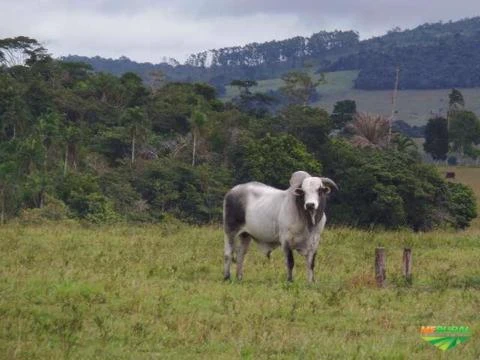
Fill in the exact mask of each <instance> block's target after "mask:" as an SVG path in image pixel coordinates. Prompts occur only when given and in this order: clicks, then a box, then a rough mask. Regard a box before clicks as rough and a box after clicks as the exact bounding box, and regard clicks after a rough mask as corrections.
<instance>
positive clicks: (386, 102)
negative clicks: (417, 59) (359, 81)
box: [224, 70, 480, 125]
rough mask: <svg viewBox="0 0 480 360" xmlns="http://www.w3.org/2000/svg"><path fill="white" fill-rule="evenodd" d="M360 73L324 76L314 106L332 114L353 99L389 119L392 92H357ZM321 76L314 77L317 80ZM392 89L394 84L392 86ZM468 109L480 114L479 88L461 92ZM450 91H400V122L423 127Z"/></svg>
mask: <svg viewBox="0 0 480 360" xmlns="http://www.w3.org/2000/svg"><path fill="white" fill-rule="evenodd" d="M357 75H358V71H355V70H353V71H336V72H330V73H326V74H325V79H326V84H322V85H320V86H318V88H317V91H318V93H319V94H320V99H319V101H317V102H316V103H315V104H314V105H315V106H318V107H322V108H324V109H326V110H328V111H329V112H331V111H332V110H333V106H334V104H335V103H336V102H337V101H339V100H345V99H352V100H355V101H356V102H357V108H358V110H359V111H363V112H371V113H379V114H385V115H387V116H390V114H391V111H392V90H360V89H354V88H353V86H354V81H355V79H356V77H357ZM318 76H319V75H318V74H314V77H316V78H318ZM282 84H283V82H282V80H281V79H279V78H277V79H269V80H260V81H258V85H257V86H255V87H253V88H252V91H254V92H255V91H258V92H268V91H276V90H278V89H279V88H280V87H281V86H282ZM392 87H393V84H392ZM459 90H460V91H461V92H462V94H463V96H464V98H465V103H466V106H467V108H468V109H471V110H472V111H474V112H476V113H480V88H469V89H462V88H461V89H459ZM449 91H450V89H432V90H400V91H399V92H398V98H397V114H396V119H397V120H404V121H406V122H408V123H409V124H410V125H424V124H425V123H426V121H427V119H428V118H429V117H430V116H431V114H432V113H439V112H440V113H445V111H446V108H447V106H448V93H449ZM237 95H238V90H237V89H236V88H234V87H232V86H227V92H226V95H225V97H224V99H226V100H230V99H232V98H233V97H234V96H237Z"/></svg>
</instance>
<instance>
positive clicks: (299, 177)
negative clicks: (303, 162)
mask: <svg viewBox="0 0 480 360" xmlns="http://www.w3.org/2000/svg"><path fill="white" fill-rule="evenodd" d="M308 177H311V175H310V174H309V173H307V172H306V171H295V172H294V173H293V174H292V176H291V178H290V187H300V186H302V182H303V180H305V179H306V178H308Z"/></svg>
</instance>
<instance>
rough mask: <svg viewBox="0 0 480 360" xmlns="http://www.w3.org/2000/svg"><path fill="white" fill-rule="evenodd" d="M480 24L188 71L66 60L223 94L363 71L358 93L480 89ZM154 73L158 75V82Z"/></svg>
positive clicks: (334, 37)
mask: <svg viewBox="0 0 480 360" xmlns="http://www.w3.org/2000/svg"><path fill="white" fill-rule="evenodd" d="M479 34H480V18H479V17H476V18H471V19H465V20H460V21H457V22H448V23H441V22H440V23H433V24H424V25H421V26H418V27H416V28H414V29H411V30H403V31H402V30H401V29H399V28H396V29H393V30H391V31H389V32H388V33H387V34H386V35H384V36H379V37H374V38H371V39H368V40H363V41H360V40H359V35H358V33H356V32H354V31H334V32H319V33H316V34H313V35H312V36H311V37H301V36H297V37H294V38H291V39H286V40H283V41H270V42H266V43H252V44H247V45H245V46H237V47H229V48H222V49H215V50H209V51H204V52H201V53H198V54H192V55H191V56H190V57H189V58H188V59H187V61H186V62H185V63H184V64H180V63H179V62H178V61H176V60H174V59H170V60H168V61H166V62H163V63H160V64H156V65H154V64H150V63H136V62H134V61H131V60H129V59H128V58H126V57H122V58H120V59H116V60H113V59H104V58H101V57H98V56H97V57H94V58H88V57H83V56H73V55H72V56H67V57H65V58H64V60H66V61H76V62H78V61H81V62H86V63H89V64H91V65H92V66H93V68H94V69H95V70H96V71H104V72H109V73H112V74H115V75H122V74H123V73H125V72H128V71H131V72H135V73H137V74H139V75H140V76H141V77H142V78H143V79H145V80H149V81H151V80H152V79H153V78H155V73H157V72H159V71H161V72H162V73H163V74H164V75H165V76H166V77H167V79H169V80H170V81H186V82H198V81H201V82H207V83H209V84H211V85H213V86H215V87H216V88H217V90H222V87H223V86H224V85H226V84H229V83H230V82H231V81H232V80H235V79H249V80H261V79H270V78H277V77H280V76H281V75H282V74H283V73H285V72H288V71H291V70H293V69H300V68H305V67H312V68H314V69H316V70H317V71H318V72H328V71H338V70H359V75H358V79H357V80H356V82H355V87H356V88H358V89H368V90H372V89H391V88H392V86H393V83H394V80H395V70H396V68H397V67H399V68H400V69H401V74H402V75H401V77H400V83H399V88H400V89H438V88H451V87H477V86H480V67H479V65H478V64H480V46H479V45H480V43H479V41H480V40H479V39H480V38H479ZM152 73H153V74H154V75H153V77H152Z"/></svg>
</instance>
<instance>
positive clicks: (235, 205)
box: [224, 192, 245, 233]
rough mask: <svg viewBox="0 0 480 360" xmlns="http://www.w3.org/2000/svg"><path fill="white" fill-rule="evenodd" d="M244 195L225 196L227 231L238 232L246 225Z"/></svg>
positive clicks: (230, 194) (229, 194)
mask: <svg viewBox="0 0 480 360" xmlns="http://www.w3.org/2000/svg"><path fill="white" fill-rule="evenodd" d="M242 197H243V196H242V195H240V194H235V193H232V192H229V193H228V194H227V195H226V196H225V219H224V221H225V224H224V226H225V230H226V232H228V233H233V232H237V231H238V230H239V229H240V228H241V227H242V226H244V225H245V204H244V201H243V199H242Z"/></svg>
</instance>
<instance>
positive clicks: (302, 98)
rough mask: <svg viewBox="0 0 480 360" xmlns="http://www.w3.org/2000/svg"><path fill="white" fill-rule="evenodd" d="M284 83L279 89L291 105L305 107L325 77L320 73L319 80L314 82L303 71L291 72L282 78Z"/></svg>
mask: <svg viewBox="0 0 480 360" xmlns="http://www.w3.org/2000/svg"><path fill="white" fill-rule="evenodd" d="M282 80H283V82H284V83H285V85H284V86H282V87H281V88H280V91H282V92H283V93H284V94H285V95H286V96H287V97H288V98H289V99H290V101H291V102H292V103H294V104H302V105H303V106H306V105H307V104H308V102H309V101H310V99H311V98H312V97H313V95H314V94H315V93H316V91H317V90H316V88H317V86H318V85H320V84H323V83H324V82H325V76H324V74H323V73H322V74H321V75H320V78H319V79H317V80H314V79H313V78H312V77H311V76H310V75H309V74H308V73H306V72H303V71H291V72H289V73H286V74H284V75H283V76H282Z"/></svg>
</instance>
